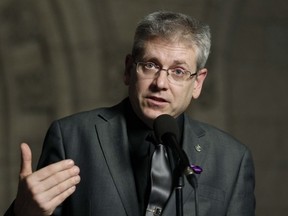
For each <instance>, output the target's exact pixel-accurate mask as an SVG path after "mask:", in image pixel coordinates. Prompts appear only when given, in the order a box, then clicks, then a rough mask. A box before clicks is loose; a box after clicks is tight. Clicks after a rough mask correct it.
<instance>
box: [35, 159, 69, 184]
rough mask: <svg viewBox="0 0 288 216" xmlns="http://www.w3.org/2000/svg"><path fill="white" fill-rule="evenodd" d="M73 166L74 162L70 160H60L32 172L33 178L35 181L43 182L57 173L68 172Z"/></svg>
mask: <svg viewBox="0 0 288 216" xmlns="http://www.w3.org/2000/svg"><path fill="white" fill-rule="evenodd" d="M73 166H74V161H73V160H71V159H67V160H62V161H59V162H56V163H53V164H50V165H48V166H46V167H43V168H42V169H39V170H38V171H36V172H34V178H35V180H36V181H38V182H39V181H43V180H45V179H46V178H49V177H50V176H53V175H55V174H57V173H58V172H61V171H64V170H69V169H71V168H72V167H73Z"/></svg>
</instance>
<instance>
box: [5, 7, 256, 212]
mask: <svg viewBox="0 0 288 216" xmlns="http://www.w3.org/2000/svg"><path fill="white" fill-rule="evenodd" d="M209 50H210V32H209V27H208V26H206V25H203V24H201V23H200V22H198V21H197V20H195V19H192V18H190V17H188V16H186V15H183V14H179V13H173V12H164V11H160V12H155V13H152V14H149V15H148V16H147V17H145V18H144V19H143V20H142V21H141V22H140V23H139V25H138V27H137V29H136V33H135V38H134V44H133V49H132V54H131V55H127V57H126V62H125V63H126V68H125V74H124V83H125V84H126V85H127V86H128V88H129V97H128V98H126V99H125V100H123V101H122V102H121V103H120V104H117V105H116V106H114V107H111V108H101V109H96V110H92V111H90V112H83V113H79V114H76V115H73V116H70V117H66V118H64V119H61V120H58V121H55V122H54V123H53V124H52V125H51V127H50V129H49V131H48V133H47V136H46V138H45V142H44V145H43V151H42V154H41V157H40V160H39V165H38V171H36V172H34V173H32V169H31V157H32V154H31V151H30V149H29V147H28V145H27V144H22V145H21V152H22V165H21V170H20V180H19V189H18V194H17V197H16V199H15V201H14V204H13V205H11V207H10V209H9V210H8V211H7V213H6V214H7V215H14V214H15V215H17V216H20V215H25V216H29V215H51V214H53V215H69V216H71V215H72V216H73V215H97V216H104V215H105V216H106V215H117V216H122V215H130V216H138V215H139V216H140V215H149V214H150V213H151V211H154V210H153V209H152V210H151V209H150V208H149V205H150V201H151V199H150V196H151V194H152V192H151V193H150V191H151V187H152V180H151V179H152V177H150V167H152V165H151V164H152V162H151V157H152V155H153V152H154V149H156V148H157V147H156V146H157V145H154V142H155V141H153V140H154V139H153V129H152V128H153V122H154V120H155V119H156V118H157V117H158V116H160V115H162V114H168V115H170V116H172V117H174V118H176V119H177V120H176V121H177V123H178V124H179V128H180V131H181V133H180V137H181V138H180V140H181V142H180V143H181V146H182V148H183V150H184V151H185V152H186V154H187V156H188V158H189V160H190V162H191V163H193V164H196V165H199V166H201V167H202V168H203V172H202V173H201V174H199V175H197V181H198V200H199V201H198V205H196V206H195V196H194V192H193V191H194V189H193V188H192V187H191V186H190V185H189V184H187V183H186V184H185V186H184V188H183V210H184V215H185V216H188V215H195V214H194V212H195V208H196V207H198V208H199V215H201V216H204V215H205V216H208V215H210V216H221V215H223V216H224V215H229V216H232V215H233V216H235V215H237V216H240V215H241V216H250V215H254V208H255V199H254V168H253V162H252V158H251V154H250V151H249V150H248V149H247V147H245V146H244V145H242V144H240V143H239V142H238V141H236V140H235V139H234V138H232V137H231V136H229V135H227V134H226V133H224V132H222V131H220V130H218V129H216V128H214V127H211V126H208V125H206V124H204V123H200V122H197V121H194V120H192V119H190V118H189V117H188V115H186V114H185V113H184V112H185V110H186V109H187V107H188V105H189V104H190V102H191V100H193V99H197V98H198V97H199V95H200V93H201V89H202V86H203V82H204V80H205V78H206V75H207V69H206V68H205V63H206V60H207V58H208V55H209ZM151 134H152V135H151ZM149 137H150V138H149ZM151 140H152V141H151ZM166 150H167V149H166ZM167 151H169V150H167ZM166 153H167V152H166ZM166 155H167V154H166ZM169 160H170V162H171V160H173V159H171V158H169ZM171 169H173V168H171ZM80 177H81V181H80ZM79 182H80V183H79ZM165 182H166V181H165ZM161 183H163V184H164V181H162V182H161ZM174 187H175V184H174V185H173V187H172V189H171V191H169V192H168V197H167V199H166V200H164V204H163V205H162V206H161V207H160V208H158V209H156V210H157V211H155V212H154V215H163V216H165V215H166V216H175V215H176V199H175V190H174ZM156 200H157V198H156ZM158 210H159V211H158ZM150 215H151V214H150ZM152 215H153V213H152Z"/></svg>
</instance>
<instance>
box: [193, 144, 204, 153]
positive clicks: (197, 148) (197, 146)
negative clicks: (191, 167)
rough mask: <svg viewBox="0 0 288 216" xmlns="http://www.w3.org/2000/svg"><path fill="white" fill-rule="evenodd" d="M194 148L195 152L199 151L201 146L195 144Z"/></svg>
mask: <svg viewBox="0 0 288 216" xmlns="http://www.w3.org/2000/svg"><path fill="white" fill-rule="evenodd" d="M195 149H196V151H197V152H201V151H202V147H201V146H200V145H199V144H197V145H196V146H195Z"/></svg>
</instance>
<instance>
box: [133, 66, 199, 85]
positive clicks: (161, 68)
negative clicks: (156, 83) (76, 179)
mask: <svg viewBox="0 0 288 216" xmlns="http://www.w3.org/2000/svg"><path fill="white" fill-rule="evenodd" d="M133 63H134V64H135V65H136V71H137V72H138V73H139V71H138V68H139V64H143V66H144V67H145V66H146V65H147V63H151V64H153V65H155V68H157V69H158V70H157V72H155V74H154V75H156V74H157V73H159V72H160V71H162V70H164V71H166V73H167V77H168V76H169V75H171V74H173V72H171V70H173V69H175V68H167V69H165V68H163V67H162V66H160V65H158V64H156V63H154V62H152V61H137V62H136V61H134V62H133ZM181 70H183V71H184V73H185V74H187V73H189V77H187V79H183V80H180V82H179V81H177V80H175V79H174V80H173V81H175V83H181V82H183V81H185V80H188V79H189V78H191V77H193V76H195V75H196V76H197V75H198V71H199V70H196V72H195V73H192V72H191V71H189V70H186V69H181ZM169 71H170V72H169ZM174 74H175V73H174ZM143 75H144V76H145V74H143ZM168 80H169V81H171V80H170V79H168ZM173 81H172V83H173Z"/></svg>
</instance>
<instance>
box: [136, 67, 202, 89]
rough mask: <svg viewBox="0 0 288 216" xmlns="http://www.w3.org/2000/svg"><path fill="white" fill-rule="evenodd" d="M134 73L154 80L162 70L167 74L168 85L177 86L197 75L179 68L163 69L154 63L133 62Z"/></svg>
mask: <svg viewBox="0 0 288 216" xmlns="http://www.w3.org/2000/svg"><path fill="white" fill-rule="evenodd" d="M135 64H136V71H137V72H138V73H139V74H141V75H142V76H143V77H145V78H150V79H152V78H155V77H156V76H157V75H158V74H159V73H160V71H162V70H164V71H166V72H167V79H168V80H169V81H170V83H174V84H179V83H182V82H184V81H185V80H188V79H189V78H191V77H193V76H195V75H197V72H195V73H191V72H190V71H188V70H185V69H183V68H181V67H175V68H168V69H164V68H162V67H161V66H159V65H157V64H155V63H154V62H135Z"/></svg>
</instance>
